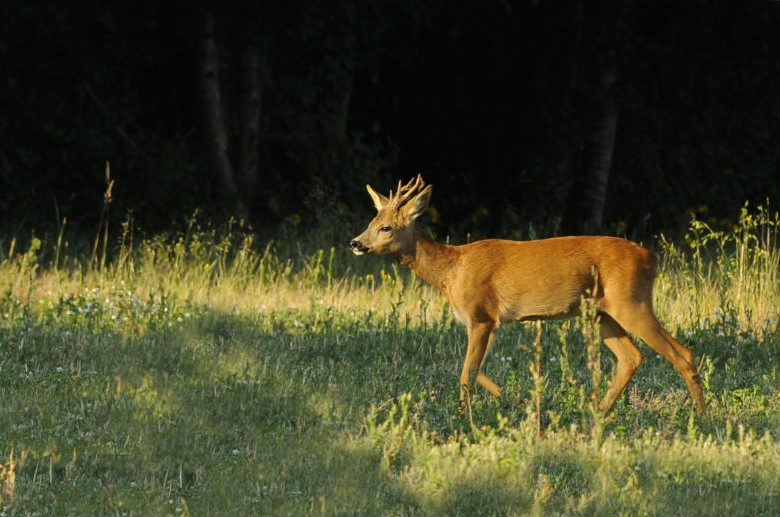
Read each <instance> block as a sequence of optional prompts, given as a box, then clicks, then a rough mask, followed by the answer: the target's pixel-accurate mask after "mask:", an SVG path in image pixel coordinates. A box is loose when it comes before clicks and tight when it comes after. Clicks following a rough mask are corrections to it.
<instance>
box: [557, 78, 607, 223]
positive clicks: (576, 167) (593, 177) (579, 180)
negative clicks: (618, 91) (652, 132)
mask: <svg viewBox="0 0 780 517" xmlns="http://www.w3.org/2000/svg"><path fill="white" fill-rule="evenodd" d="M616 77H617V74H616V71H615V68H614V67H612V66H610V67H607V68H606V70H605V71H604V72H603V73H602V74H601V77H600V81H599V83H600V84H599V92H598V95H597V98H596V99H594V102H595V111H594V113H593V115H592V117H591V119H590V120H589V121H587V122H586V126H585V128H586V135H585V139H584V141H583V143H582V146H581V148H580V151H579V153H577V154H578V157H576V158H575V160H576V161H575V162H574V164H573V167H572V168H571V170H572V176H573V178H572V183H571V190H570V192H569V201H568V203H567V206H566V210H565V212H564V217H563V221H562V223H561V227H562V230H563V231H564V233H569V234H581V235H588V234H597V233H601V232H602V230H603V225H604V205H605V203H606V198H607V186H608V184H609V173H610V170H611V168H612V155H613V152H614V148H615V135H616V133H617V121H618V109H617V104H616V102H615V91H614V90H615V82H616Z"/></svg>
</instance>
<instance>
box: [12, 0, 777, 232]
mask: <svg viewBox="0 0 780 517" xmlns="http://www.w3.org/2000/svg"><path fill="white" fill-rule="evenodd" d="M206 12H211V13H212V14H213V16H214V20H215V34H216V40H217V45H218V50H219V57H220V65H219V66H220V70H219V71H220V81H221V84H222V99H223V105H224V106H223V107H224V110H225V119H226V125H227V131H228V136H229V147H230V153H231V155H232V156H231V157H232V159H234V160H237V159H238V156H237V153H238V150H237V148H238V138H239V133H240V127H239V126H240V121H239V115H240V113H241V111H242V106H241V104H240V97H241V95H240V91H241V83H240V77H241V74H240V68H241V62H242V61H241V59H242V58H241V56H242V52H243V51H244V49H245V48H246V47H247V46H248V45H252V46H254V48H256V49H258V52H259V56H260V58H261V62H262V63H263V64H264V67H263V68H261V72H262V74H261V82H262V100H261V104H262V108H261V110H260V113H261V120H260V125H259V128H260V130H259V141H258V147H259V174H258V181H257V183H256V187H255V188H254V190H255V191H254V192H252V193H251V195H250V196H247V199H251V200H252V201H251V203H250V205H251V206H250V207H249V209H250V214H251V217H252V219H253V221H254V223H255V226H256V227H257V228H269V227H272V226H273V225H274V224H276V223H278V222H280V221H282V220H285V219H289V218H290V217H291V216H293V214H296V215H295V217H294V218H293V219H294V220H296V221H297V220H298V217H299V216H300V217H302V220H303V221H304V222H307V221H316V220H317V218H318V217H321V214H322V213H339V212H342V213H343V212H359V213H361V214H366V215H367V214H368V212H369V210H370V202H369V199H368V197H367V196H366V195H365V193H364V190H363V188H364V185H365V183H367V182H371V183H375V186H376V187H377V188H379V189H382V190H384V189H389V187H390V186H391V185H392V184H393V182H394V181H395V180H396V179H398V178H408V177H410V176H411V175H412V174H414V173H417V172H422V173H424V175H425V176H426V180H427V181H428V182H430V183H432V184H434V185H435V188H436V194H435V196H434V202H433V203H434V207H435V208H436V209H437V211H438V212H439V214H440V215H441V218H440V222H439V223H437V225H438V228H437V229H438V230H440V231H442V232H444V231H455V232H456V233H460V232H466V231H469V232H474V233H476V234H483V235H484V234H504V235H509V234H512V233H514V234H515V235H517V232H521V233H522V235H527V230H528V225H529V224H535V225H542V226H544V227H546V228H548V229H549V231H551V232H554V231H556V224H557V221H559V220H560V217H561V216H562V215H563V214H564V211H565V208H566V204H567V202H569V200H570V189H571V186H572V185H576V184H578V183H577V182H576V181H575V179H573V178H575V177H576V176H573V171H575V170H577V168H576V167H574V166H573V164H575V163H576V160H578V159H579V156H580V147H581V145H582V142H583V141H586V136H587V132H588V131H589V125H588V121H589V120H590V118H591V117H593V115H594V114H593V111H594V106H596V105H597V104H598V103H597V102H596V101H595V100H596V99H598V96H599V95H600V93H599V91H598V85H599V81H600V78H601V76H602V74H603V71H604V70H605V67H609V68H610V70H612V69H614V71H615V74H616V82H615V86H614V92H615V102H616V106H617V108H616V109H617V112H618V122H617V131H616V136H615V140H614V152H613V156H612V160H611V171H610V174H609V184H608V188H607V195H606V205H605V207H604V225H605V228H604V230H605V231H607V232H610V231H615V228H616V225H617V224H618V223H621V222H622V223H625V224H626V226H627V228H628V232H629V234H630V235H631V234H633V235H645V234H647V233H648V232H651V231H659V230H674V229H677V228H679V227H680V225H684V223H685V222H686V221H685V217H684V214H685V212H686V211H687V210H689V209H692V208H693V209H695V208H697V207H701V206H702V205H705V206H706V207H707V216H708V217H713V218H715V219H716V220H717V221H718V223H719V224H725V220H724V219H725V218H727V217H733V216H734V215H735V214H736V213H737V211H738V207H739V206H740V205H741V204H742V203H743V202H744V201H745V200H750V201H752V202H754V203H758V202H763V201H765V200H766V199H770V201H773V202H774V203H775V205H776V203H777V198H778V194H779V193H780V192H779V191H780V185H779V184H778V180H777V177H778V176H779V174H778V173H780V147H778V141H780V140H778V134H779V133H780V131H779V130H780V97H778V95H777V92H776V85H777V84H778V83H779V82H780V39H778V38H777V35H776V32H777V31H776V28H777V27H778V24H779V22H780V5H777V4H776V3H774V2H751V3H734V2H704V1H702V2H686V3H684V4H669V5H667V6H665V7H659V6H657V5H656V4H646V3H640V4H636V5H634V4H631V5H627V6H619V5H618V4H616V3H612V2H604V3H600V2H597V3H595V4H594V3H590V2H584V0H569V1H562V2H550V1H544V0H542V1H539V0H528V1H488V2H443V1H440V0H426V1H421V2H405V3H398V2H386V1H385V2H383V1H371V2H361V1H356V0H339V1H336V2H322V3H312V2H304V1H302V0H296V1H292V2H276V1H271V2H261V3H257V4H255V3H249V2H246V3H242V2H239V3H231V7H228V8H222V7H220V8H217V7H213V8H212V7H211V6H210V5H208V4H206V3H201V4H197V5H195V6H189V7H186V8H185V7H183V6H182V5H173V4H168V3H165V2H162V3H159V2H141V3H137V2H133V3H130V2H120V3H106V4H94V3H87V2H83V1H75V2H67V3H65V4H60V3H53V4H47V3H43V4H38V3H35V2H33V3H30V2H26V3H25V2H5V3H3V4H2V7H0V70H2V75H1V76H0V221H2V225H3V226H5V227H11V226H17V225H25V226H31V225H38V226H40V225H54V224H56V223H58V222H59V221H61V220H62V218H63V217H67V218H68V219H69V221H71V222H72V223H74V224H77V225H79V224H81V225H83V226H84V227H85V228H91V227H93V226H94V225H95V224H96V222H97V219H98V217H99V216H100V209H101V208H100V207H101V203H102V192H103V189H104V186H105V185H104V180H103V171H104V168H105V162H106V161H110V163H111V169H112V173H113V176H114V178H115V179H116V186H115V189H114V200H115V201H114V205H112V210H111V215H112V217H113V218H115V219H114V220H115V221H116V219H122V218H124V217H125V216H126V214H127V212H128V211H132V212H133V213H134V217H135V219H136V220H137V221H139V222H141V224H142V225H143V226H144V227H146V228H149V229H155V228H167V227H169V226H170V224H171V221H181V220H182V219H183V218H184V217H186V216H187V215H189V214H192V213H193V212H194V211H195V210H196V209H199V210H200V211H201V212H202V213H205V214H206V215H208V216H210V217H214V218H222V217H225V216H228V215H230V214H231V213H233V207H232V206H231V205H230V203H229V200H225V199H224V197H222V196H221V195H220V192H219V189H218V188H217V186H216V183H215V181H214V179H213V176H212V174H211V172H210V166H209V160H208V157H207V156H206V155H205V154H206V148H207V146H205V145H204V142H203V139H204V136H203V135H204V130H203V109H202V100H201V98H200V96H199V90H198V81H197V73H198V70H197V66H198V65H197V53H198V41H199V38H200V37H201V36H202V35H201V34H200V32H199V31H200V27H201V24H200V20H201V19H202V17H203V16H204V13H206ZM325 205H327V206H325ZM621 226H622V225H621ZM354 230H355V229H354V228H352V229H345V235H351V234H352V233H354Z"/></svg>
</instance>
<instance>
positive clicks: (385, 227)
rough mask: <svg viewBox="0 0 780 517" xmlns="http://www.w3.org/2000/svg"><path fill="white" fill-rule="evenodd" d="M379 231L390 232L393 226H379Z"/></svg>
mask: <svg viewBox="0 0 780 517" xmlns="http://www.w3.org/2000/svg"><path fill="white" fill-rule="evenodd" d="M379 231H380V232H383V233H387V232H392V231H393V227H392V226H382V227H380V228H379Z"/></svg>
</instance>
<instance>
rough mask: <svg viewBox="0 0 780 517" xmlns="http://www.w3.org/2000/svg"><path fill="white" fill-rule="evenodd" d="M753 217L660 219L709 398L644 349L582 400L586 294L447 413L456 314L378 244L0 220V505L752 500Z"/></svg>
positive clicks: (774, 314) (771, 256)
mask: <svg viewBox="0 0 780 517" xmlns="http://www.w3.org/2000/svg"><path fill="white" fill-rule="evenodd" d="M778 228H780V218H779V217H778V215H777V214H776V213H770V212H769V211H768V210H767V209H766V208H758V209H756V210H753V211H750V210H749V209H748V208H747V207H746V208H745V210H743V212H742V215H741V217H740V220H739V223H738V224H737V226H736V227H735V228H733V229H731V230H728V231H726V230H717V229H714V228H711V227H709V226H707V225H705V224H704V223H702V222H699V221H693V222H692V224H691V227H690V231H689V234H688V238H687V239H686V241H685V242H684V243H681V244H674V243H671V242H669V241H667V240H664V239H661V241H660V242H661V247H660V250H659V255H660V274H659V279H658V282H657V285H656V293H655V297H656V305H657V308H658V312H659V316H660V319H661V320H662V321H663V322H664V323H665V324H666V325H667V326H669V327H670V329H674V331H675V332H676V333H677V334H678V336H679V337H680V338H681V340H683V341H684V342H685V343H686V344H687V345H689V346H691V347H692V348H693V349H694V350H695V351H696V353H697V357H698V358H699V360H700V373H701V375H702V380H703V383H704V386H705V396H706V397H707V399H708V402H709V406H710V407H709V411H708V412H707V413H706V414H704V415H696V414H695V413H694V411H693V406H692V404H691V403H690V401H688V397H687V393H686V391H685V389H684V385H683V383H682V380H681V379H680V378H679V376H678V375H677V373H676V372H675V371H674V369H673V368H672V366H671V365H670V364H669V363H668V362H666V361H664V360H662V359H661V358H658V357H655V356H654V354H646V355H647V357H646V361H645V363H644V364H643V366H642V368H641V369H640V371H639V373H638V374H637V376H636V377H635V379H634V380H633V381H632V383H631V385H630V386H629V389H628V390H627V394H626V395H625V396H624V397H623V398H622V399H621V400H619V401H618V403H617V404H616V406H615V408H614V410H613V413H612V414H611V415H610V416H609V417H607V418H603V417H601V416H600V415H598V413H596V412H595V411H594V409H595V403H596V402H597V401H598V400H600V398H601V396H602V395H603V393H604V390H605V387H606V384H607V383H608V380H609V378H610V373H611V371H613V368H614V364H613V362H614V361H612V359H611V356H609V354H606V353H602V352H603V351H604V350H605V349H603V348H600V347H599V346H598V342H599V338H598V333H597V328H595V327H594V326H593V320H592V318H591V317H589V316H588V315H587V314H585V315H583V317H582V318H579V319H576V320H572V321H568V322H557V323H545V324H544V325H543V326H542V327H541V332H538V329H537V328H536V327H534V326H529V325H523V324H521V325H516V326H508V327H507V328H505V329H503V330H502V332H501V333H500V334H499V336H498V338H497V340H496V343H495V345H494V347H493V351H492V352H491V354H490V357H489V358H488V361H487V364H486V368H487V369H488V370H489V371H490V375H491V377H494V378H495V379H496V380H498V381H499V383H500V384H502V387H503V392H502V398H501V399H494V398H492V397H490V396H489V395H487V394H485V393H483V392H480V391H474V392H473V393H472V396H471V397H470V400H469V402H470V404H469V413H468V415H460V414H459V413H458V410H457V409H458V391H459V390H458V386H457V371H458V369H459V367H460V365H461V364H462V361H463V357H462V354H463V353H464V351H465V332H464V331H463V329H462V328H461V327H460V326H458V325H457V324H456V323H455V322H454V321H453V319H452V317H451V316H450V314H449V311H448V309H447V307H446V304H445V303H444V300H443V299H442V297H441V296H440V295H439V294H438V293H436V292H434V291H433V290H432V289H431V288H429V287H427V286H425V285H423V284H422V283H421V282H419V281H418V280H417V279H415V278H414V277H413V276H412V275H411V274H410V273H408V272H406V271H404V270H401V269H399V268H398V267H397V266H395V265H394V264H393V263H391V262H388V261H382V260H378V259H377V260H371V259H368V260H363V261H359V260H358V259H355V258H354V257H351V256H349V255H348V254H347V251H346V250H344V249H341V248H339V247H326V248H324V249H319V248H313V249H309V248H307V247H306V246H305V245H298V244H296V243H290V242H285V241H283V240H282V241H280V242H266V243H258V242H256V240H255V238H254V237H253V235H252V234H251V233H250V232H248V231H246V230H245V229H244V228H243V227H241V225H240V224H231V225H229V226H228V227H226V228H213V227H209V226H208V225H203V224H201V223H199V222H198V221H197V220H195V219H193V220H192V221H190V223H189V224H188V225H187V227H186V228H185V229H184V230H183V231H182V232H181V233H178V234H173V235H161V236H155V237H150V238H138V236H137V233H136V232H135V231H134V229H133V227H132V223H131V222H130V221H128V222H127V223H126V224H125V225H123V226H122V228H121V231H120V233H119V234H118V235H116V236H113V237H110V236H108V235H107V234H106V233H105V232H106V227H105V225H101V228H100V230H99V231H100V234H99V241H98V240H96V242H99V244H100V247H98V248H95V247H94V246H92V247H90V246H89V245H87V246H85V247H83V246H79V245H78V244H77V243H75V242H69V235H68V228H67V227H66V226H65V224H63V226H62V227H61V228H60V231H59V232H58V234H57V236H56V237H55V238H54V239H53V240H52V241H49V240H48V239H46V238H44V239H41V238H38V237H35V236H32V237H28V238H25V239H22V238H18V239H10V240H7V241H0V257H2V258H0V401H2V403H0V484H1V485H2V486H0V513H2V514H4V515H17V514H18V515H49V514H74V515H84V514H87V515H109V514H127V515H213V514H240V515H258V514H259V515H302V514H318V515H341V514H344V515H346V514H370V515H378V514H396V515H416V514H417V515H419V514H446V515H475V514H479V515H723V514H729V515H777V514H778V513H780V502H778V497H780V483H779V482H778V479H780V442H779V441H778V440H779V439H780V431H778V429H780V378H779V377H778V372H777V364H778V361H780V338H779V337H778V336H779V335H780V332H779V331H778V316H779V314H778V313H779V312H780V293H779V292H778V290H779V286H778V283H777V275H778V251H777V234H778ZM109 239H113V241H112V242H115V243H116V244H115V247H114V249H113V252H112V253H105V254H104V253H103V252H102V251H101V252H100V254H99V257H98V258H99V260H95V255H94V253H93V250H95V249H99V250H100V249H101V247H103V246H105V243H106V242H107V241H108V240H109ZM78 250H84V251H78ZM103 256H105V257H106V258H105V260H104V259H103ZM530 344H533V346H529V345H530ZM539 344H540V345H541V347H539V346H537V345H539ZM542 349H543V350H542ZM645 350H647V349H645ZM540 429H541V430H542V431H543V432H542V433H540Z"/></svg>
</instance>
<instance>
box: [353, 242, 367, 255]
mask: <svg viewBox="0 0 780 517" xmlns="http://www.w3.org/2000/svg"><path fill="white" fill-rule="evenodd" d="M349 249H351V250H352V253H354V254H355V255H365V254H366V253H368V251H369V249H368V246H365V245H364V244H363V243H362V242H360V241H358V240H355V239H352V240H351V241H349Z"/></svg>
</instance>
